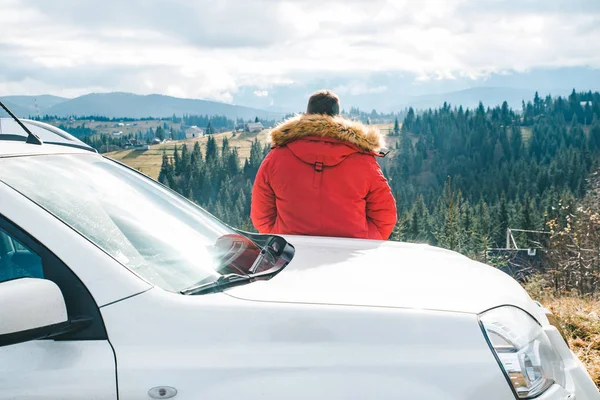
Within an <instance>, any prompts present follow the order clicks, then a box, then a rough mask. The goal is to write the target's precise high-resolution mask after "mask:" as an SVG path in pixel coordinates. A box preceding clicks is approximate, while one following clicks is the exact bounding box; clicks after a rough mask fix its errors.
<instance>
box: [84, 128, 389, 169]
mask: <svg viewBox="0 0 600 400" xmlns="http://www.w3.org/2000/svg"><path fill="white" fill-rule="evenodd" d="M157 122H158V124H160V123H161V122H160V121H139V122H138V125H137V126H135V127H133V126H125V127H120V128H119V130H121V131H123V133H124V134H127V133H132V132H134V131H136V130H139V129H147V128H149V127H153V128H156V126H158V125H157ZM113 125H114V123H109V122H104V123H102V122H100V123H91V124H90V123H86V126H88V127H90V128H93V129H95V130H97V131H98V132H106V133H109V131H111V130H114V129H116V128H113ZM377 127H378V128H379V129H381V130H382V132H384V134H385V132H387V130H389V129H390V128H393V125H390V124H379V125H377ZM175 128H177V127H175ZM213 137H214V138H215V140H216V141H217V145H218V146H219V147H220V146H221V144H222V143H223V139H224V138H227V139H228V140H229V146H231V147H232V148H234V147H235V148H237V149H238V154H239V156H240V165H242V164H243V162H244V160H246V159H247V158H248V157H249V156H250V147H251V146H252V142H253V141H254V139H256V138H257V139H258V140H259V142H261V143H262V144H263V145H264V144H266V143H267V141H268V130H264V131H262V132H260V133H247V132H244V133H241V134H240V133H237V134H236V135H235V136H233V133H232V132H225V133H215V134H213ZM207 140H208V137H207V136H204V137H201V138H197V139H187V140H174V141H171V142H168V143H163V144H159V145H155V146H150V149H149V150H145V151H140V150H120V151H114V152H111V153H106V156H107V157H110V158H113V159H115V160H118V161H121V162H123V163H125V164H127V165H129V166H130V167H133V168H136V169H137V170H139V171H141V172H143V173H144V174H146V175H148V176H150V177H152V178H154V179H157V178H158V173H159V172H160V165H161V163H162V155H163V152H166V153H167V155H168V156H172V155H173V151H174V149H175V146H178V147H179V146H181V145H184V144H185V145H186V146H188V150H190V151H191V150H192V148H193V147H194V144H195V143H196V142H199V143H200V147H201V149H202V153H203V154H205V151H206V142H207ZM398 140H400V138H399V137H393V138H392V137H390V138H388V140H387V146H388V147H389V148H393V147H394V146H395V144H396V141H398Z"/></svg>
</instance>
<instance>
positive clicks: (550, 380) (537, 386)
mask: <svg viewBox="0 0 600 400" xmlns="http://www.w3.org/2000/svg"><path fill="white" fill-rule="evenodd" d="M480 321H481V324H482V326H483V330H484V332H485V334H486V336H487V338H488V342H489V344H490V346H491V347H492V350H493V352H494V353H495V355H496V357H497V359H498V362H499V363H500V365H501V366H502V368H503V369H504V372H505V374H506V375H507V377H508V378H509V380H510V383H511V385H512V387H513V388H514V391H515V393H516V395H517V396H518V398H519V399H531V398H534V397H537V396H539V395H540V394H542V393H543V392H544V391H546V389H548V388H549V387H550V386H552V384H554V383H556V384H559V385H561V386H563V387H564V384H565V371H564V364H563V361H562V358H561V357H560V355H559V354H558V353H557V351H556V350H555V349H554V346H553V345H552V343H551V342H550V340H549V339H548V336H547V335H546V333H545V332H544V330H543V329H542V327H541V326H540V325H539V324H538V323H537V321H536V320H535V319H533V318H532V317H531V316H530V315H529V314H527V313H526V312H525V311H523V310H521V309H519V308H516V307H510V306H505V307H499V308H495V309H493V310H490V311H488V312H485V313H483V314H482V315H481V316H480Z"/></svg>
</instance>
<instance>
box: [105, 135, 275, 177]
mask: <svg viewBox="0 0 600 400" xmlns="http://www.w3.org/2000/svg"><path fill="white" fill-rule="evenodd" d="M212 136H213V137H214V138H215V140H216V141H217V145H218V146H219V147H221V144H222V143H223V139H224V138H227V139H228V140H229V146H230V147H231V148H234V147H235V148H237V149H238V152H239V155H240V161H241V160H245V159H247V158H248V157H249V156H250V147H251V146H252V142H253V141H254V140H255V139H256V138H258V140H259V141H260V142H261V143H266V142H267V140H268V139H267V136H268V131H266V130H265V131H262V132H260V133H241V134H240V133H238V134H236V135H235V136H233V133H232V132H225V133H215V134H213V135H212ZM207 140H208V136H204V137H201V138H197V139H187V140H174V141H171V142H167V143H163V144H158V145H155V146H150V149H149V150H145V151H140V150H121V151H115V152H111V153H107V154H106V156H107V157H110V158H113V159H115V160H118V161H121V162H123V163H125V164H127V165H129V166H130V167H133V168H136V169H138V170H139V171H141V172H143V173H144V174H146V175H148V176H150V177H152V178H154V179H157V178H158V174H159V172H160V165H161V163H162V155H163V152H166V153H167V155H168V156H172V155H173V151H174V150H175V146H178V147H179V148H181V146H182V145H186V146H187V147H188V149H189V150H190V151H191V150H192V148H193V147H194V144H195V143H196V142H199V143H200V147H201V148H202V152H203V154H204V153H205V152H206V142H207Z"/></svg>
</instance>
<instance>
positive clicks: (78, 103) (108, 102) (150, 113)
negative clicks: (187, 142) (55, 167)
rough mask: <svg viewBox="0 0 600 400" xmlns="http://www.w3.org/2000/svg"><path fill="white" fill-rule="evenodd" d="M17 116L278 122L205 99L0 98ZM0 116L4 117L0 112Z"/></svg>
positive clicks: (109, 96) (251, 110) (269, 116)
mask: <svg viewBox="0 0 600 400" xmlns="http://www.w3.org/2000/svg"><path fill="white" fill-rule="evenodd" d="M0 100H2V101H3V102H4V103H5V105H6V106H7V107H9V108H10V109H11V111H12V112H13V113H14V114H15V115H17V116H18V117H28V116H32V115H37V114H38V112H39V114H40V115H46V114H48V115H56V116H59V117H68V116H71V115H75V116H88V115H97V116H103V117H109V118H123V117H129V118H146V117H154V118H163V117H170V116H172V115H173V114H175V115H177V116H182V115H183V114H196V115H225V116H227V117H228V118H231V119H235V118H244V119H246V120H247V119H254V118H255V117H259V118H261V119H279V118H281V117H282V114H280V113H277V112H270V111H264V110H258V109H255V108H250V107H243V106H236V105H231V104H225V103H219V102H215V101H208V100H194V99H180V98H177V97H170V96H163V95H158V94H152V95H144V96H143V95H136V94H131V93H92V94H87V95H84V96H80V97H77V98H75V99H66V98H62V97H56V96H50V95H41V96H6V97H0ZM0 116H6V114H5V113H3V112H0Z"/></svg>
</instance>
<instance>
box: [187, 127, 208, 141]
mask: <svg viewBox="0 0 600 400" xmlns="http://www.w3.org/2000/svg"><path fill="white" fill-rule="evenodd" d="M202 136H204V130H203V129H202V128H198V127H197V126H195V125H194V126H191V127H189V128H188V129H187V130H186V131H185V138H186V139H194V138H197V137H202Z"/></svg>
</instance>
